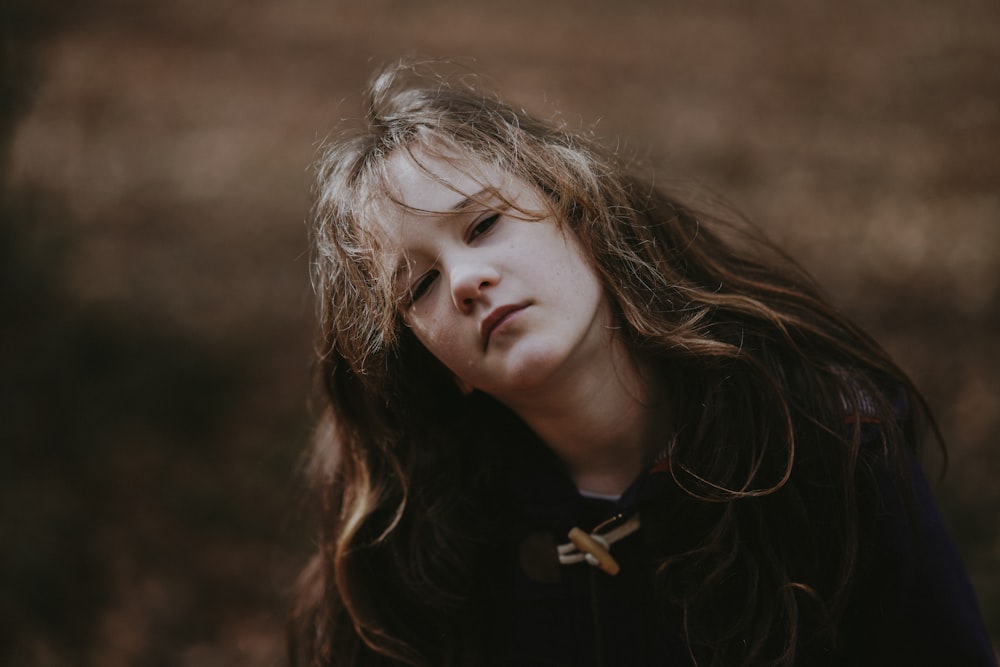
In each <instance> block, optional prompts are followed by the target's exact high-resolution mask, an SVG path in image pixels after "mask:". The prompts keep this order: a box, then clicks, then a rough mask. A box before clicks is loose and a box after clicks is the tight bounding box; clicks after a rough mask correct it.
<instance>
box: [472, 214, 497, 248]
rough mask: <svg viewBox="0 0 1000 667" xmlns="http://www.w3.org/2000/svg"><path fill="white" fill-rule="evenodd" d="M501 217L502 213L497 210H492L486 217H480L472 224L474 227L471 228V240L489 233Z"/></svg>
mask: <svg viewBox="0 0 1000 667" xmlns="http://www.w3.org/2000/svg"><path fill="white" fill-rule="evenodd" d="M499 219H500V214H499V213H497V212H495V211H494V212H490V213H489V214H488V215H486V216H485V217H482V218H479V219H478V220H476V221H475V222H474V223H473V224H472V229H470V230H469V240H470V241H474V240H475V239H477V238H479V237H480V236H482V235H483V234H485V233H487V232H488V231H490V230H491V229H493V225H495V224H496V223H497V220H499Z"/></svg>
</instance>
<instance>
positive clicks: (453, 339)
mask: <svg viewBox="0 0 1000 667" xmlns="http://www.w3.org/2000/svg"><path fill="white" fill-rule="evenodd" d="M410 328H411V330H412V331H413V334H414V335H415V336H416V337H417V340H419V341H420V342H421V343H422V344H423V346H424V347H425V348H427V351H428V352H430V353H431V354H433V355H434V356H435V357H436V358H437V360H438V361H440V362H441V363H443V364H445V365H446V366H449V367H451V366H453V365H454V362H455V361H456V358H457V357H458V356H459V355H460V353H461V349H460V346H459V344H458V341H459V337H458V334H457V329H456V327H454V326H449V325H448V324H447V323H444V322H442V321H440V320H438V319H436V318H433V317H425V318H412V319H411V321H410Z"/></svg>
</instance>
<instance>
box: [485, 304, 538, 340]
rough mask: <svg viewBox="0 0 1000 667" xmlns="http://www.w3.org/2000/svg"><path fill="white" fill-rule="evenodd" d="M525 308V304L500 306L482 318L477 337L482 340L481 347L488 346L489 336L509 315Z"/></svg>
mask: <svg viewBox="0 0 1000 667" xmlns="http://www.w3.org/2000/svg"><path fill="white" fill-rule="evenodd" d="M525 308H527V305H526V304H524V305H509V306H500V307H499V308H497V309H495V310H493V311H492V312H491V313H490V314H489V315H487V316H486V317H485V318H483V321H482V323H480V325H479V335H480V336H482V338H483V347H487V346H488V345H489V344H490V336H492V335H493V332H494V331H495V330H496V328H497V327H499V326H500V325H501V324H503V323H504V322H505V321H506V320H507V318H509V317H510V316H511V315H513V314H514V313H517V312H519V311H521V310H524V309H525Z"/></svg>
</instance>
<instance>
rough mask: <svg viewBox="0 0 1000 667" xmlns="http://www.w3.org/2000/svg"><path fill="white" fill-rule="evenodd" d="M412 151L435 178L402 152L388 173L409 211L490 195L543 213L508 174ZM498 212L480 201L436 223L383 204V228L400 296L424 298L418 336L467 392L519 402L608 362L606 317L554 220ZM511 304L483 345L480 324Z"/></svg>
mask: <svg viewBox="0 0 1000 667" xmlns="http://www.w3.org/2000/svg"><path fill="white" fill-rule="evenodd" d="M416 155H417V158H418V159H419V160H420V161H421V163H422V164H423V166H424V168H426V169H429V171H430V172H431V173H432V174H433V176H431V175H429V174H428V173H426V172H425V171H424V170H422V169H421V168H420V167H418V166H416V165H415V164H414V162H413V161H412V159H411V158H410V156H409V155H407V154H406V153H397V154H396V155H394V156H392V157H391V158H390V159H389V161H388V165H387V166H388V169H389V175H390V178H391V180H392V182H393V183H394V184H395V187H396V190H397V194H398V196H399V197H400V199H401V201H402V202H404V203H405V204H406V205H407V206H408V207H410V208H412V209H419V210H421V211H435V212H447V211H450V210H451V209H452V208H453V207H454V206H456V204H457V203H459V202H461V201H462V200H464V199H465V198H466V197H468V196H470V195H475V194H477V193H479V192H481V191H482V190H483V189H484V187H486V188H496V189H497V190H499V191H501V192H502V193H503V194H504V196H505V198H507V199H508V200H510V201H511V202H513V203H514V204H516V205H517V207H518V208H520V209H522V210H527V211H540V212H541V211H545V201H544V199H543V198H542V196H541V195H540V194H539V193H538V192H536V191H535V190H534V189H533V188H531V187H530V186H528V185H527V184H525V183H523V182H522V181H519V180H517V179H515V178H514V177H512V176H510V175H509V174H504V173H500V172H497V171H496V170H491V169H489V168H487V167H486V166H485V165H482V164H479V163H473V162H464V163H463V162H462V161H459V160H453V161H445V160H442V159H440V158H435V157H433V156H430V155H427V154H425V153H422V152H421V151H419V150H418V151H416ZM473 174H475V176H473ZM442 180H443V181H444V182H445V183H448V184H450V186H451V187H449V185H446V184H445V183H442V182H441V181H442ZM497 203H499V202H497ZM495 216H496V213H495V212H494V211H492V210H490V209H488V208H485V207H483V206H480V205H476V204H473V205H472V206H471V207H469V208H468V209H463V210H462V212H461V213H459V214H457V215H456V214H453V213H448V214H441V215H438V214H435V215H430V216H428V215H426V214H425V213H416V212H413V211H410V210H407V209H406V208H400V207H385V210H384V213H383V215H381V216H380V217H379V224H380V225H381V226H382V227H383V228H384V230H385V231H386V232H388V235H389V238H390V239H392V244H391V245H394V246H395V247H390V248H389V252H388V254H387V257H386V261H387V262H389V263H390V265H395V264H396V263H397V262H398V261H400V259H401V258H402V259H403V261H405V262H406V263H408V265H409V267H410V271H408V272H403V275H402V278H401V281H402V285H401V291H402V292H414V291H415V292H416V293H417V296H416V298H415V300H414V301H413V302H412V303H410V304H407V305H406V306H404V308H403V316H404V318H405V320H406V321H407V323H408V324H409V326H411V327H412V329H413V332H414V333H415V335H416V336H417V338H418V339H419V340H420V341H421V342H422V343H423V344H424V345H425V346H426V347H427V349H428V350H429V351H430V352H431V353H432V354H433V355H434V356H435V357H437V358H438V359H439V360H440V361H441V362H442V363H443V364H444V365H445V366H447V367H448V368H449V369H450V370H451V371H452V372H453V373H454V374H455V377H456V379H457V381H458V382H459V384H460V385H461V386H463V387H465V388H467V389H473V388H474V389H479V390H481V391H484V392H486V393H488V394H490V395H492V396H494V397H495V398H497V399H498V400H500V401H502V402H505V403H508V405H512V404H514V403H517V402H518V400H524V398H525V397H526V396H530V395H533V394H539V395H549V396H551V394H552V392H558V391H560V390H561V389H564V388H566V387H568V386H569V384H568V383H573V382H574V381H575V378H577V376H578V375H580V374H582V373H586V372H587V369H588V368H589V367H590V366H592V365H593V359H594V355H595V354H607V353H608V350H609V349H610V347H611V346H610V340H611V333H610V331H611V329H610V328H609V324H610V312H609V308H608V304H607V300H606V297H605V295H604V290H603V287H602V285H601V282H600V280H599V278H598V276H597V274H596V273H595V271H594V270H593V268H592V267H591V265H590V264H589V263H588V262H587V260H586V259H585V258H584V257H583V255H582V253H581V249H580V246H579V243H578V242H577V240H576V238H575V237H574V236H573V234H572V233H571V232H569V231H568V230H564V228H561V227H560V226H559V225H557V224H556V222H555V221H554V220H553V219H551V218H543V219H542V220H538V221H535V220H523V219H520V218H521V217H523V214H521V213H520V212H519V211H517V210H512V211H509V212H507V213H505V214H501V215H500V216H499V217H495ZM491 218H492V219H491ZM506 306H516V307H517V308H519V310H517V311H516V312H513V313H512V314H511V315H509V316H508V317H506V318H504V319H501V320H500V322H499V324H498V325H497V326H496V328H494V329H493V330H492V334H491V335H489V336H488V337H487V339H485V340H484V336H483V335H482V333H481V325H482V323H483V321H484V319H485V318H487V317H488V316H489V315H490V314H491V313H494V312H495V311H496V309H498V308H503V307H506Z"/></svg>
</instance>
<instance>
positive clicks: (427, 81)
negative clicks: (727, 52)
mask: <svg viewBox="0 0 1000 667" xmlns="http://www.w3.org/2000/svg"><path fill="white" fill-rule="evenodd" d="M420 69H421V68H420V67H418V66H415V65H406V64H403V65H398V66H396V67H393V68H390V69H387V70H385V71H383V72H382V73H380V74H379V75H377V76H376V78H375V79H374V80H373V82H372V83H371V85H370V87H369V90H368V94H367V99H366V114H365V117H364V121H363V127H361V128H359V129H358V130H355V131H353V132H351V133H347V134H343V135H341V136H338V137H337V138H336V139H335V140H333V141H331V142H330V143H329V144H328V145H327V147H326V148H325V150H324V152H323V154H322V157H321V158H320V160H319V165H318V167H319V168H318V186H317V197H316V206H315V225H314V241H315V243H314V245H315V254H314V260H313V269H314V271H313V277H314V286H315V289H316V292H317V296H318V301H319V311H320V322H321V331H322V335H321V338H320V342H319V349H318V356H319V364H318V376H319V380H320V383H321V386H322V392H323V395H324V396H325V399H324V404H325V410H324V414H323V419H322V424H321V427H320V428H319V429H318V431H317V437H316V438H315V444H314V450H313V453H312V462H311V466H310V469H309V474H310V477H311V479H312V481H313V484H314V488H315V491H316V494H317V498H318V508H319V515H320V519H321V527H320V528H321V530H320V537H319V549H318V551H317V553H316V555H315V557H314V558H313V560H312V561H311V563H310V564H309V565H308V567H307V568H306V570H305V572H304V573H303V575H302V578H301V581H300V588H299V594H298V600H297V604H296V607H295V609H294V611H293V614H292V619H291V624H290V626H291V629H290V640H291V645H290V651H291V654H292V658H293V662H299V663H302V664H307V665H310V666H319V665H328V664H333V662H334V657H335V658H336V664H338V665H381V664H386V665H389V664H408V665H447V664H470V663H472V662H474V661H475V660H476V655H477V641H478V635H477V629H481V628H480V624H481V623H483V622H485V621H484V619H485V616H484V613H485V612H484V609H485V608H486V607H487V606H488V591H487V590H486V588H485V586H484V585H483V583H482V582H483V580H484V579H485V578H487V573H486V572H487V567H488V562H489V559H490V556H489V553H490V549H489V547H490V539H491V538H490V532H489V529H488V526H487V525H486V524H487V523H488V521H487V520H486V519H485V517H486V516H487V514H488V509H487V504H488V500H489V499H490V497H492V496H494V495H496V494H498V493H499V492H498V490H497V485H498V484H500V483H502V481H501V480H500V479H499V475H498V473H497V472H496V471H497V470H501V469H502V464H501V463H500V462H498V461H497V460H496V457H497V454H496V452H497V450H498V449H501V447H499V446H491V443H490V439H491V438H497V439H500V438H502V437H503V434H504V433H507V432H509V431H510V429H513V428H516V426H515V425H514V422H515V420H514V419H513V418H512V416H511V415H510V414H509V413H507V411H506V410H505V409H504V408H503V407H502V406H500V405H499V404H498V403H496V402H495V401H492V400H491V399H489V397H485V396H481V395H473V396H472V397H466V396H463V395H462V393H461V392H459V391H458V389H457V388H456V387H455V383H454V382H453V381H452V379H451V377H450V375H449V374H448V373H447V372H446V371H445V369H444V368H443V367H442V366H441V365H440V364H439V363H438V362H437V361H436V360H435V359H434V358H433V357H432V356H431V355H430V354H429V353H428V352H427V351H426V350H425V349H424V348H423V347H422V346H421V345H420V344H419V343H418V342H417V340H416V339H415V337H414V336H413V335H412V333H410V331H409V330H408V329H407V328H406V327H405V326H404V324H403V322H402V320H401V318H400V315H399V311H398V307H397V302H396V297H395V296H394V290H393V288H392V284H391V283H392V278H391V276H390V275H388V274H387V271H386V269H385V267H384V262H383V261H382V260H381V257H380V239H379V238H378V235H377V234H376V233H375V232H373V227H375V225H372V224H369V223H370V221H371V218H372V216H373V215H375V211H376V208H377V206H380V205H386V203H392V202H393V201H394V200H393V196H392V192H393V189H392V183H391V182H390V181H389V179H388V176H387V172H386V161H387V158H389V157H390V156H391V155H393V154H395V153H396V152H398V151H411V152H412V151H413V150H414V149H415V148H420V149H421V150H423V151H425V152H429V153H431V154H434V155H437V156H439V157H442V158H444V159H455V160H465V161H469V160H473V161H476V162H478V163H480V164H485V165H488V166H489V167H491V168H496V169H498V170H501V171H503V172H506V173H510V174H513V175H515V176H517V177H519V178H520V179H522V180H524V181H525V182H527V183H528V184H530V185H531V186H533V187H534V188H536V189H537V191H538V192H539V193H541V194H542V195H543V196H544V198H545V200H546V202H547V203H548V204H549V205H550V206H551V210H552V212H553V213H554V217H555V219H556V220H558V221H559V224H563V225H565V226H566V227H567V228H568V229H570V230H571V231H572V232H573V233H574V234H575V235H576V237H577V238H578V239H579V241H580V243H581V246H582V247H583V249H584V253H585V255H586V256H587V257H588V258H589V260H590V261H591V262H592V265H593V266H594V268H595V270H596V272H597V273H598V275H599V277H600V278H601V280H602V281H603V284H604V287H605V290H606V294H607V297H608V300H609V303H610V304H611V308H612V311H613V315H614V319H615V324H616V326H617V327H618V334H619V335H620V336H621V338H622V340H623V341H624V343H625V345H626V347H627V348H628V349H629V350H630V352H631V353H632V354H633V355H636V357H637V358H641V359H643V360H644V361H645V362H647V363H649V364H650V365H651V366H652V367H654V368H656V369H658V370H659V371H660V372H662V373H663V375H664V377H665V378H667V379H668V381H670V382H674V383H676V386H679V387H683V391H682V392H677V393H676V396H675V397H674V399H673V401H674V404H673V405H672V406H671V409H670V414H671V415H673V416H674V420H675V421H676V424H674V435H673V437H672V439H671V441H670V442H669V443H668V447H667V450H668V455H669V456H668V458H667V461H668V465H669V472H670V474H671V478H672V489H673V495H672V496H671V501H670V508H671V509H670V510H669V511H670V512H671V515H670V517H669V519H670V521H671V522H672V523H671V526H672V528H671V534H672V537H670V539H669V540H668V542H669V548H668V549H667V551H666V552H665V553H664V554H663V555H662V558H661V559H660V562H659V564H658V569H657V577H656V582H655V590H656V596H657V599H658V600H659V601H660V603H661V605H662V606H663V608H664V609H665V610H668V613H670V614H673V615H674V617H675V618H677V619H678V620H679V623H678V624H679V626H680V627H681V628H682V630H683V639H684V641H685V642H686V644H687V646H688V647H689V650H690V652H691V655H692V657H693V658H694V659H695V660H696V661H697V662H698V664H713V665H723V664H724V665H764V664H767V665H791V664H792V663H793V661H794V660H796V657H797V656H798V657H799V658H800V659H801V657H802V656H803V655H805V653H804V652H806V651H808V650H809V647H813V646H818V647H823V649H822V650H827V649H829V648H830V647H836V646H837V642H838V641H840V639H839V635H838V628H839V623H840V619H841V617H842V616H843V613H844V610H845V608H846V607H847V606H848V605H849V602H850V599H851V595H852V590H853V587H854V585H855V582H856V580H857V579H858V576H859V572H861V570H862V569H863V560H864V557H865V553H864V532H865V528H866V523H865V521H866V517H868V516H870V515H871V514H872V510H873V509H874V507H875V504H876V503H877V502H878V501H877V497H878V481H877V477H878V474H879V473H878V471H879V470H885V469H888V470H889V471H890V474H891V475H894V476H896V477H897V478H899V479H903V480H905V468H906V464H905V454H904V450H905V449H906V448H907V447H908V446H910V443H914V442H916V440H915V436H916V434H917V433H920V432H923V431H924V430H926V429H925V426H926V425H927V424H929V425H930V426H931V427H932V428H933V421H932V420H931V418H930V413H929V411H928V410H927V408H926V405H925V403H924V401H923V399H922V397H921V396H920V394H919V393H918V392H917V391H916V389H915V388H914V387H913V386H912V384H911V382H910V381H909V380H908V379H907V377H906V376H905V374H904V373H902V372H901V371H900V369H899V368H898V367H897V366H896V365H895V364H894V363H893V362H892V361H891V360H890V359H889V357H888V356H887V355H886V353H885V352H884V351H883V350H882V349H881V348H880V347H879V346H878V345H877V344H876V343H875V342H874V341H873V340H872V339H871V338H869V337H868V336H867V335H866V334H865V333H864V332H862V331H861V330H860V329H858V328H857V327H856V326H855V325H853V324H852V323H851V322H850V321H848V320H847V319H846V318H845V317H843V316H842V315H841V314H839V313H838V312H837V311H836V310H835V309H834V308H832V307H831V306H830V305H829V304H828V303H827V302H826V300H825V299H824V297H823V296H822V295H821V294H820V292H819V290H818V289H817V288H816V287H815V286H814V284H813V283H812V281H811V279H810V278H809V277H808V276H807V275H806V274H805V273H804V272H803V271H801V270H800V269H799V268H798V267H797V265H796V264H795V263H794V262H792V261H791V260H790V259H788V258H787V257H785V256H784V255H783V254H782V253H780V252H779V251H778V250H776V249H775V248H774V247H772V246H770V245H769V244H768V243H767V242H766V241H764V240H763V239H762V238H761V237H760V235H759V234H756V233H755V232H753V231H752V230H750V229H749V228H748V227H747V226H746V225H745V224H743V223H742V222H741V221H739V220H738V219H736V216H731V215H728V214H724V213H719V212H717V211H716V212H712V213H709V212H706V211H705V210H701V207H695V206H693V205H691V204H688V203H685V202H684V201H682V199H681V198H679V197H677V196H673V195H671V194H669V193H667V192H665V191H663V190H662V189H660V188H656V187H653V186H651V185H650V183H649V181H648V179H645V178H642V177H640V176H637V175H635V174H634V173H633V171H632V170H631V169H630V167H629V166H628V165H627V164H625V163H624V162H623V161H622V160H620V159H619V158H618V157H617V156H615V155H613V154H611V153H609V152H607V151H605V150H604V149H603V148H602V147H601V146H600V145H598V144H597V143H596V142H595V141H593V140H592V139H591V138H590V137H588V136H584V135H583V134H581V133H578V132H573V131H569V130H568V129H566V128H565V127H564V126H562V125H559V124H557V123H551V122H545V121H541V120H539V119H537V118H535V117H533V116H531V115H529V114H527V113H525V112H524V111H521V110H518V109H515V108H512V107H510V106H508V105H506V104H504V103H503V102H502V101H500V100H499V99H498V98H497V97H495V96H493V95H491V94H488V93H485V92H483V91H481V90H480V89H478V87H477V85H476V84H475V83H473V82H470V80H469V78H468V77H460V78H455V79H451V80H447V79H444V78H439V77H436V76H433V75H431V76H430V77H428V76H427V74H426V72H421V71H419V70H420ZM901 405H905V406H906V412H907V415H908V416H907V417H906V418H905V419H900V414H901V411H900V406H901ZM872 422H874V423H878V425H879V426H878V429H877V431H876V435H875V436H874V438H872V437H868V435H866V434H868V433H869V431H867V430H866V428H865V426H866V424H868V423H872ZM482 424H490V428H489V429H484V428H483V427H482V426H481V425H482ZM498 434H499V435H498ZM904 485H905V483H904Z"/></svg>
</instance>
